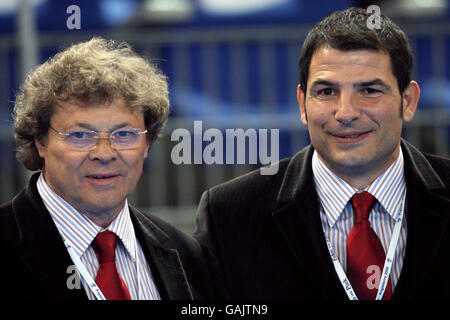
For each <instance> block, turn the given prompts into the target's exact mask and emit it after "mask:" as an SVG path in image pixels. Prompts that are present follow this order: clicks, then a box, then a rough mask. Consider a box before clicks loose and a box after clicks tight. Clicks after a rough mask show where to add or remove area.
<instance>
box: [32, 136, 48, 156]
mask: <svg viewBox="0 0 450 320" xmlns="http://www.w3.org/2000/svg"><path fill="white" fill-rule="evenodd" d="M34 145H35V146H36V149H37V151H38V153H39V156H40V157H41V158H42V159H44V158H45V153H46V151H47V147H46V146H45V145H44V144H42V142H41V141H39V139H38V138H36V137H34Z"/></svg>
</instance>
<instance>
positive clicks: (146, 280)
mask: <svg viewBox="0 0 450 320" xmlns="http://www.w3.org/2000/svg"><path fill="white" fill-rule="evenodd" d="M37 188H38V191H39V194H40V196H41V198H42V200H43V202H44V204H45V207H46V208H47V210H48V211H49V212H50V215H51V217H52V219H53V221H54V222H55V224H56V227H57V228H58V231H59V233H60V234H61V235H62V236H63V237H64V238H65V239H66V240H67V241H68V242H69V244H70V245H71V246H72V247H73V248H74V251H75V253H76V255H77V256H78V257H79V258H80V260H81V262H82V263H83V264H84V265H85V267H86V269H87V271H88V272H89V274H90V275H91V276H92V278H93V279H95V276H96V274H97V271H98V269H99V264H98V260H97V256H96V254H95V251H94V249H93V247H92V245H91V243H92V241H93V240H94V238H95V237H96V235H97V234H98V233H99V232H101V231H105V230H110V231H112V232H114V233H115V234H116V235H117V237H118V240H119V239H120V241H117V245H116V249H115V254H116V264H117V270H118V272H119V274H120V276H121V277H122V279H123V281H124V282H125V285H126V286H127V288H128V290H129V292H130V296H131V298H132V299H133V300H159V299H160V296H159V293H158V290H157V288H156V286H155V283H154V282H153V278H152V275H151V272H150V268H149V266H148V264H147V260H146V259H145V257H144V253H143V251H142V248H141V246H140V245H139V242H138V241H137V239H136V235H135V233H134V228H133V223H132V222H131V218H130V212H129V209H128V202H127V201H126V200H125V205H124V207H123V209H122V211H121V212H120V213H119V215H118V216H117V217H116V218H115V219H114V220H113V221H112V222H111V224H110V225H109V226H108V227H107V228H106V229H104V228H102V227H100V226H99V225H97V224H95V223H94V222H93V221H92V220H90V219H89V218H88V217H86V216H85V215H83V214H81V213H79V212H78V211H77V210H76V209H75V208H73V207H72V206H71V205H70V204H69V203H67V202H66V201H65V200H63V199H62V198H61V197H60V196H58V195H57V194H56V193H55V192H54V191H53V190H52V189H50V187H49V185H48V184H47V183H46V181H45V179H44V176H43V174H42V173H41V175H40V177H39V179H38V181H37ZM78 275H79V274H78ZM80 278H81V283H82V284H83V288H84V290H85V291H86V294H87V296H88V298H89V299H90V300H94V299H96V298H95V296H94V294H93V293H92V291H91V290H90V289H89V287H88V285H87V284H86V282H85V280H84V279H83V277H80Z"/></svg>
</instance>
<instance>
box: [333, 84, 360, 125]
mask: <svg viewBox="0 0 450 320" xmlns="http://www.w3.org/2000/svg"><path fill="white" fill-rule="evenodd" d="M355 100H356V99H354V97H353V96H352V94H351V93H346V92H341V94H340V95H339V100H338V102H337V106H336V113H335V118H336V120H337V121H339V122H341V123H343V124H350V123H351V122H352V121H354V120H356V119H358V118H359V115H360V110H359V108H358V106H357V102H356V101H355Z"/></svg>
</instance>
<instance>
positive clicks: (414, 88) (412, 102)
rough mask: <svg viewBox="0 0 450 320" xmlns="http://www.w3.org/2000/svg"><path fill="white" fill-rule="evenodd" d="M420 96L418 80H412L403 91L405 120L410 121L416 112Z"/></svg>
mask: <svg viewBox="0 0 450 320" xmlns="http://www.w3.org/2000/svg"><path fill="white" fill-rule="evenodd" d="M419 97H420V87H419V84H418V83H417V82H416V81H411V82H410V83H409V84H408V86H407V87H406V89H405V90H404V91H403V94H402V99H403V113H402V114H403V120H404V121H406V122H410V121H411V120H412V119H413V118H414V114H415V113H416V109H417V104H418V102H419Z"/></svg>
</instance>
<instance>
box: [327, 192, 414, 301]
mask: <svg viewBox="0 0 450 320" xmlns="http://www.w3.org/2000/svg"><path fill="white" fill-rule="evenodd" d="M405 198H406V191H405V192H404V194H403V197H402V200H401V205H400V208H399V209H398V213H397V215H396V217H395V226H394V231H393V233H392V238H391V242H390V244H389V249H388V252H387V254H386V260H385V261H384V266H383V272H382V273H381V279H380V284H379V287H378V292H377V296H376V298H375V299H376V300H381V299H382V298H383V294H384V291H385V290H386V286H387V283H388V279H389V275H390V273H391V269H392V263H393V261H394V256H395V250H396V249H397V245H398V239H399V238H400V231H401V228H402V222H403V216H404V208H405ZM325 240H326V242H327V247H328V251H329V252H330V257H331V260H332V261H333V265H334V268H335V270H336V273H337V274H338V277H339V280H340V281H341V284H342V287H343V288H344V290H345V292H346V293H347V296H348V298H349V299H350V300H358V297H357V296H356V294H355V291H354V290H353V288H352V285H351V284H350V281H349V280H348V279H347V275H346V274H345V271H344V269H343V268H342V265H341V264H340V262H339V260H338V258H337V257H336V254H335V253H334V250H333V246H332V245H331V242H330V240H329V239H328V236H327V235H326V234H325Z"/></svg>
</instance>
